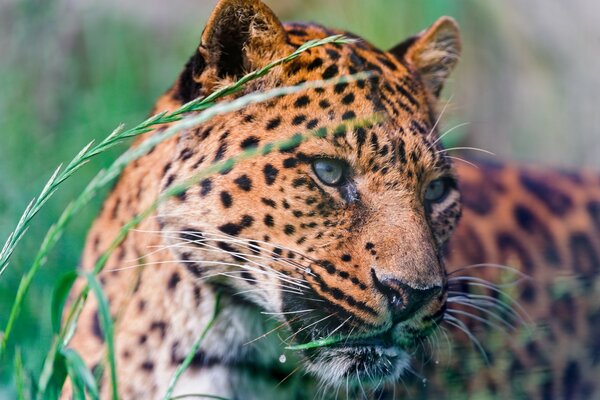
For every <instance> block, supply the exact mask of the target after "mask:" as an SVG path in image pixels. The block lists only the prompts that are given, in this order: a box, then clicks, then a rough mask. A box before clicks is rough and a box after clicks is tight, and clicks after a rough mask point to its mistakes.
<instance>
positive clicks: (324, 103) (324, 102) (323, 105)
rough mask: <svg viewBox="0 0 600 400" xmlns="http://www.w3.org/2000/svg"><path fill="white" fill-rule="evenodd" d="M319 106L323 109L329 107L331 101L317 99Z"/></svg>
mask: <svg viewBox="0 0 600 400" xmlns="http://www.w3.org/2000/svg"><path fill="white" fill-rule="evenodd" d="M319 107H321V108H323V109H325V108H329V107H331V103H330V102H329V101H328V100H325V99H323V100H320V101H319Z"/></svg>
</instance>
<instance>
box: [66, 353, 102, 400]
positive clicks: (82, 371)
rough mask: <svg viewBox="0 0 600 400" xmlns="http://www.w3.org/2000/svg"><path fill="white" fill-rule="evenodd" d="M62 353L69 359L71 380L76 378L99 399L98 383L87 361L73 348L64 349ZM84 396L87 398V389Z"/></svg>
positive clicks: (68, 366) (92, 395)
mask: <svg viewBox="0 0 600 400" xmlns="http://www.w3.org/2000/svg"><path fill="white" fill-rule="evenodd" d="M62 354H63V355H64V356H65V359H66V361H67V369H68V370H69V372H70V374H69V376H70V377H71V380H73V379H75V380H77V381H78V382H80V384H81V386H82V388H85V389H87V391H88V394H89V395H90V397H91V398H92V399H94V400H97V399H98V398H99V397H100V393H99V391H98V385H97V384H96V379H95V378H94V375H93V374H92V372H91V371H90V370H89V368H88V367H87V365H86V364H85V361H83V359H82V358H81V356H80V355H79V354H78V353H77V352H76V351H75V350H73V349H63V350H62ZM83 398H84V399H85V391H84V396H83Z"/></svg>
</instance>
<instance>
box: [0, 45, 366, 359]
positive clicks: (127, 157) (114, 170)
mask: <svg viewBox="0 0 600 400" xmlns="http://www.w3.org/2000/svg"><path fill="white" fill-rule="evenodd" d="M335 38H336V37H333V39H330V41H327V42H324V41H318V42H314V43H313V44H312V45H311V46H310V47H306V48H305V49H304V50H302V51H305V50H306V49H308V48H312V47H315V46H317V45H322V44H324V43H330V42H331V41H333V40H334V39H335ZM336 40H339V38H338V39H336ZM299 54H300V49H298V50H297V51H296V52H294V53H293V54H292V55H291V56H289V57H292V59H293V58H295V57H297V56H298V55H299ZM289 57H288V58H289ZM286 59H287V58H286ZM286 59H282V60H278V61H276V62H273V63H271V64H269V66H270V68H273V66H275V65H279V64H281V62H284V61H285V60H286ZM269 66H267V67H269ZM267 67H264V68H262V69H260V70H258V71H257V72H256V73H251V74H248V75H246V76H245V77H244V78H242V79H241V80H240V81H242V80H244V79H245V81H244V82H248V81H249V80H251V79H256V77H259V76H262V75H264V74H265V73H266V72H267V71H268V69H267ZM261 74H262V75H261ZM368 76H369V75H368V74H365V73H362V74H361V73H359V74H356V75H351V76H347V77H342V78H337V79H331V80H326V81H312V82H306V83H303V84H301V85H297V86H290V87H283V88H275V89H271V90H269V91H265V92H260V93H250V94H248V95H245V96H242V97H240V98H238V99H235V100H233V101H231V102H227V103H218V104H214V103H212V101H211V104H212V106H211V107H210V108H207V109H206V110H204V111H203V112H201V114H200V115H198V116H195V117H190V118H186V119H183V120H182V121H180V122H179V123H178V124H176V125H174V126H171V127H169V128H168V129H167V130H165V131H164V132H161V133H159V134H156V135H154V136H152V137H151V138H149V139H148V140H145V141H144V142H143V143H142V144H141V145H140V146H138V147H136V148H135V149H131V150H130V151H128V152H126V153H125V154H124V155H123V156H121V157H119V158H118V159H117V160H116V161H115V162H114V163H113V164H112V165H111V167H109V168H108V169H106V170H102V171H100V173H99V174H98V175H97V176H96V177H95V178H94V179H93V180H92V181H91V182H90V184H88V186H87V187H86V188H85V189H84V191H83V193H82V194H81V195H80V196H78V198H77V199H76V200H75V201H74V202H72V203H71V204H69V205H68V206H67V207H66V208H65V210H64V211H63V213H62V214H61V216H60V218H59V220H58V222H57V223H56V224H54V225H53V226H52V227H51V228H50V230H49V231H48V232H47V234H46V236H45V238H44V241H43V242H42V246H41V249H40V251H39V252H38V253H37V255H36V257H35V260H34V262H33V265H32V266H31V268H30V269H29V271H28V272H27V273H26V274H25V276H24V277H23V279H22V280H21V282H20V284H19V288H18V290H17V295H16V298H15V302H14V303H13V306H12V308H11V313H10V316H9V319H8V322H7V324H6V328H5V330H4V335H3V336H2V341H1V342H0V356H2V354H3V353H4V351H5V350H6V344H7V342H8V339H9V336H10V333H11V332H12V327H13V325H14V322H15V319H16V317H17V316H18V314H19V312H20V307H21V304H22V303H23V300H24V298H25V294H26V293H27V290H28V289H29V287H30V286H31V283H32V281H33V277H34V276H35V275H36V274H37V271H38V270H39V268H40V267H41V266H42V265H43V263H44V262H45V260H46V256H47V254H48V252H49V251H50V250H51V249H52V248H53V247H54V245H55V244H56V242H57V241H58V239H59V238H60V235H61V234H62V232H63V230H64V228H65V226H66V225H67V224H68V222H69V221H70V220H71V219H72V218H73V216H74V215H75V214H76V213H77V212H78V211H79V210H80V209H81V208H83V207H84V206H85V205H86V204H87V203H89V201H90V200H91V199H92V198H93V197H94V196H95V195H96V193H97V191H98V190H99V189H100V188H101V187H103V186H104V185H106V184H107V183H108V182H110V181H112V180H113V179H115V178H116V177H117V176H118V175H119V174H120V173H121V171H122V170H123V169H124V168H125V167H126V166H127V164H128V163H129V162H131V161H133V160H135V159H136V158H139V157H141V156H143V155H144V154H146V153H147V152H148V151H149V150H150V149H152V148H153V147H154V146H156V145H157V144H159V143H160V142H162V141H164V140H166V139H168V138H169V137H171V136H173V135H175V134H176V133H178V132H180V131H182V130H185V129H189V128H191V127H194V126H196V125H198V124H200V123H202V122H206V121H208V120H209V119H210V118H212V117H214V116H215V115H218V114H224V113H228V112H232V111H236V110H239V109H241V108H243V107H245V106H247V105H249V104H255V103H260V102H264V101H266V100H269V99H271V98H274V97H278V96H283V95H287V94H292V93H296V92H298V91H301V90H304V89H307V88H311V87H321V86H325V85H329V84H334V83H340V82H343V81H352V80H356V79H365V78H366V77H368ZM240 81H238V82H240ZM236 86H239V85H238V83H237V82H236V84H234V85H232V86H231V87H236ZM240 87H241V86H240ZM225 89H226V88H225ZM225 89H223V90H225ZM221 92H222V91H221ZM215 93H216V92H215ZM212 96H213V95H211V96H209V97H207V98H211V97H212ZM212 98H213V99H214V97H212ZM188 104H190V103H188ZM184 107H186V106H184ZM178 118H179V117H178ZM179 119H180V120H181V119H182V118H179ZM47 186H48V185H47Z"/></svg>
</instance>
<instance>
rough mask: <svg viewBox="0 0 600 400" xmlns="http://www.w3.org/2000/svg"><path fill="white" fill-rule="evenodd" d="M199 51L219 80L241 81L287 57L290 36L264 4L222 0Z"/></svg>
mask: <svg viewBox="0 0 600 400" xmlns="http://www.w3.org/2000/svg"><path fill="white" fill-rule="evenodd" d="M199 51H200V52H201V53H203V55H204V56H205V59H206V63H207V66H208V67H212V68H214V69H215V72H216V74H217V76H218V77H219V78H224V77H227V76H229V77H239V76H241V75H242V74H244V73H246V72H250V71H251V70H253V69H255V68H258V67H262V66H263V65H264V64H266V63H268V62H269V61H271V60H273V59H274V58H276V57H279V56H282V55H284V54H287V53H288V51H289V45H288V44H287V34H286V32H285V30H284V28H283V26H282V25H281V22H280V21H279V19H277V17H276V16H275V14H273V11H271V9H269V8H268V7H267V6H266V5H265V4H263V3H262V2H261V1H260V0H221V1H219V3H218V4H217V6H216V8H215V10H214V11H213V13H212V15H211V16H210V18H209V19H208V23H207V24H206V28H204V32H203V33H202V41H201V43H200V49H199Z"/></svg>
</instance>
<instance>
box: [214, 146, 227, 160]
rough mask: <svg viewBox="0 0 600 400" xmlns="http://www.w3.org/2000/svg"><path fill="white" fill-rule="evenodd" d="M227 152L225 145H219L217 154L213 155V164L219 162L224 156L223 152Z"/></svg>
mask: <svg viewBox="0 0 600 400" xmlns="http://www.w3.org/2000/svg"><path fill="white" fill-rule="evenodd" d="M226 151H227V143H221V145H220V146H219V148H218V149H217V152H216V153H215V158H214V162H217V161H220V160H222V159H223V157H224V156H225V152H226Z"/></svg>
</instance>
